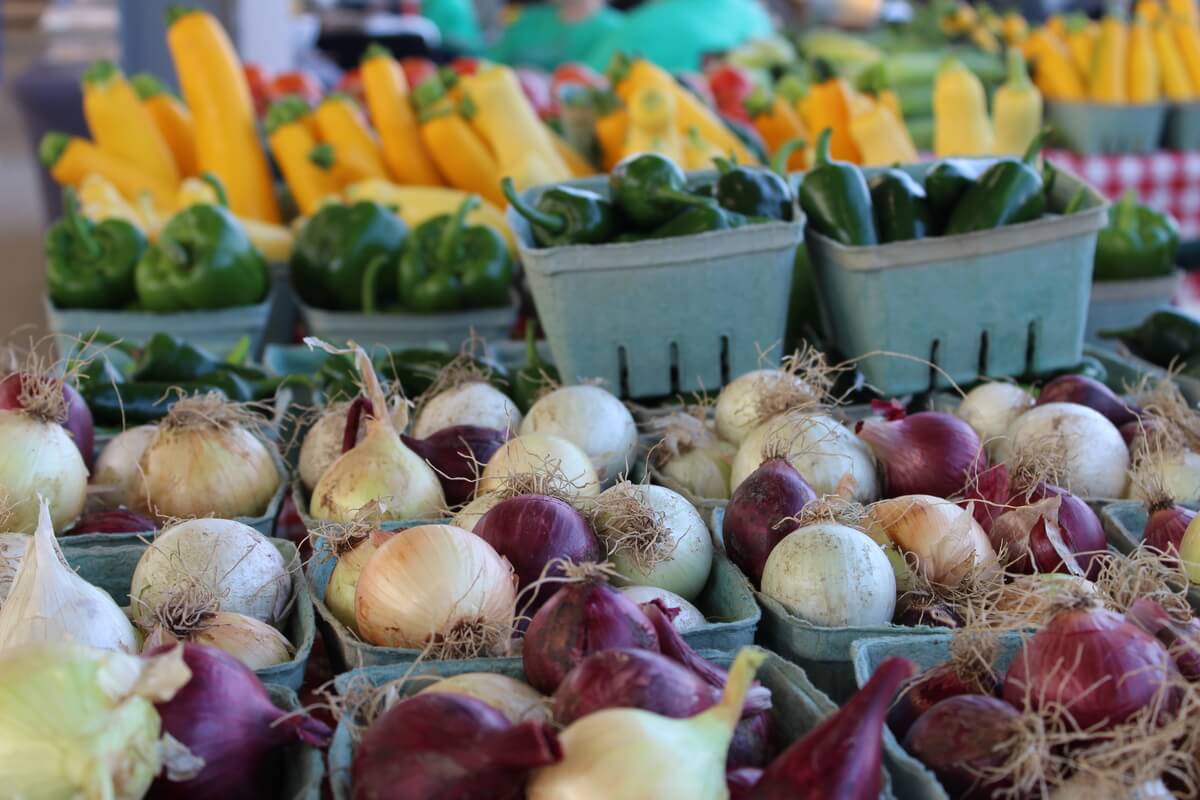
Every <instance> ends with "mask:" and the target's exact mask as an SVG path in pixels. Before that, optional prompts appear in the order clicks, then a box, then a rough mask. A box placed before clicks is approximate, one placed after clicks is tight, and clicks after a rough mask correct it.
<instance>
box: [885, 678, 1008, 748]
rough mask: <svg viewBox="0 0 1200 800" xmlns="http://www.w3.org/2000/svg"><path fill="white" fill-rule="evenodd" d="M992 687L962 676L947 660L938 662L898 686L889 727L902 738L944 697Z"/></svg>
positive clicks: (974, 692) (890, 712) (897, 736)
mask: <svg viewBox="0 0 1200 800" xmlns="http://www.w3.org/2000/svg"><path fill="white" fill-rule="evenodd" d="M995 688H996V687H995V685H994V683H993V684H992V685H991V686H980V685H979V682H978V681H975V680H969V679H966V678H963V677H962V676H961V675H959V674H958V670H957V669H955V667H954V665H953V664H951V663H949V662H947V663H945V664H938V665H937V666H936V667H931V668H930V669H928V670H926V671H925V672H922V673H921V674H920V675H917V676H916V677H914V678H913V679H912V680H910V681H909V682H908V683H907V684H905V685H904V686H903V687H901V689H900V694H899V695H898V696H897V697H896V702H895V703H893V704H892V707H891V710H889V711H888V718H887V719H888V727H889V728H891V729H892V733H893V734H895V735H896V738H898V739H903V738H904V737H905V735H906V734H907V733H908V731H909V729H910V728H912V726H913V723H915V722H916V721H917V720H918V719H920V718H921V717H922V716H923V715H924V714H925V712H927V711H929V709H931V708H933V707H934V706H935V705H937V704H938V703H940V702H941V701H943V700H945V699H946V698H948V697H957V696H959V695H967V694H979V693H980V692H981V691H982V690H985V689H986V690H991V691H994V690H995Z"/></svg>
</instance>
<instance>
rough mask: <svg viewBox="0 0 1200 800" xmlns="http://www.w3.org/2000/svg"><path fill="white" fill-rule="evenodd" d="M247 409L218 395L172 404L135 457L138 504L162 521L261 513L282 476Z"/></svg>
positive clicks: (136, 498) (133, 490)
mask: <svg viewBox="0 0 1200 800" xmlns="http://www.w3.org/2000/svg"><path fill="white" fill-rule="evenodd" d="M246 414H247V412H245V411H243V410H242V409H240V408H239V407H238V406H236V405H232V404H229V403H227V402H225V400H224V398H223V397H221V396H220V395H219V394H217V393H213V394H209V395H201V396H196V397H189V398H185V399H183V400H180V401H179V402H177V403H175V405H173V406H172V407H171V411H170V413H168V414H167V416H166V417H165V418H164V419H163V421H162V422H161V423H160V424H159V426H158V430H157V431H156V432H155V434H154V438H152V439H151V440H150V443H149V444H147V445H146V449H145V450H144V451H143V452H142V457H141V459H140V460H139V461H138V469H137V471H136V473H135V475H134V482H133V489H132V491H131V495H132V496H131V498H130V500H131V501H132V502H133V503H134V507H135V508H136V509H138V510H144V511H149V512H151V513H153V514H155V515H157V516H158V517H159V518H160V519H167V518H172V517H175V518H178V517H203V516H208V515H213V516H218V517H223V518H233V517H254V516H259V515H261V514H263V513H264V512H265V511H266V510H267V505H268V504H270V502H271V498H272V497H274V496H275V492H276V490H278V489H279V485H280V483H281V482H282V478H281V477H280V474H279V470H278V468H276V466H275V461H274V459H273V458H272V456H271V451H270V449H269V448H268V446H267V444H266V443H265V442H264V441H263V440H262V439H260V438H259V437H258V436H256V435H255V434H254V433H252V432H251V430H250V429H249V428H248V427H247V426H246V422H247V416H246Z"/></svg>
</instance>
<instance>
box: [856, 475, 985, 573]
mask: <svg viewBox="0 0 1200 800" xmlns="http://www.w3.org/2000/svg"><path fill="white" fill-rule="evenodd" d="M869 511H870V521H871V522H872V525H871V527H870V528H869V529H868V530H869V531H870V532H871V533H872V535H873V536H875V538H876V539H877V540H879V541H891V542H893V543H894V544H895V545H896V546H897V547H899V548H900V549H901V550H902V551H904V552H905V553H909V554H911V555H913V556H915V558H916V562H917V563H916V566H917V569H919V570H920V572H921V574H922V575H924V577H925V579H926V580H928V581H929V582H930V583H934V584H938V585H941V586H946V587H951V588H952V587H955V586H957V585H958V584H959V583H961V582H962V580H963V578H965V577H967V575H968V574H970V573H971V572H972V571H982V572H988V571H991V570H994V569H995V568H996V552H995V551H994V550H993V549H992V545H991V542H989V541H988V538H987V535H986V534H985V533H984V532H983V528H981V527H979V523H978V522H976V521H975V519H974V518H973V517H972V516H971V515H970V514H969V513H968V512H967V511H965V510H964V509H962V508H959V507H958V506H956V505H955V504H954V503H952V502H950V501H949V500H942V499H941V498H938V497H930V496H928V495H911V496H909V497H896V498H893V499H891V500H880V501H879V502H878V503H875V504H874V505H872V506H871V507H870V509H869Z"/></svg>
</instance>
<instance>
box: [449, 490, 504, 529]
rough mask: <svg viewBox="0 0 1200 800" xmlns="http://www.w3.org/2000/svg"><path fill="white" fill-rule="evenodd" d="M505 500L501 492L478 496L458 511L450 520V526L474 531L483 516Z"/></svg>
mask: <svg viewBox="0 0 1200 800" xmlns="http://www.w3.org/2000/svg"><path fill="white" fill-rule="evenodd" d="M503 499H505V498H504V495H502V494H500V493H499V492H488V493H487V494H482V493H481V494H477V495H476V497H475V499H474V500H472V501H471V502H469V503H467V504H466V505H465V506H463V507H462V508H460V509H459V510H458V513H456V514H455V515H454V518H453V519H452V520H450V524H451V525H453V526H454V527H456V528H462V529H463V530H464V531H474V530H475V526H476V525H478V524H479V520H481V519H483V515H484V514H486V513H487V512H489V511H491V510H492V508H494V507H495V506H496V504H497V503H499V502H500V501H501V500H503Z"/></svg>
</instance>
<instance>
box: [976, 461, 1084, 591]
mask: <svg viewBox="0 0 1200 800" xmlns="http://www.w3.org/2000/svg"><path fill="white" fill-rule="evenodd" d="M1013 499H1014V502H1020V501H1031V500H1032V501H1034V502H1032V503H1030V504H1029V505H1026V506H1022V507H1020V508H1014V509H1012V510H1011V511H1007V512H1005V513H1003V514H1001V515H1000V516H999V517H997V518H996V520H995V522H994V523H993V524H992V530H991V535H990V538H991V542H992V546H993V547H994V548H995V550H996V552H998V553H999V552H1001V551H1003V552H1004V553H1005V556H1006V558H1007V559H1008V560H1009V562H1008V564H1007V565H1006V567H1007V568H1008V569H1010V570H1013V571H1015V572H1022V573H1029V572H1067V573H1070V574H1072V575H1078V576H1080V577H1086V578H1088V579H1094V578H1095V577H1096V575H1097V574H1098V573H1099V571H1100V556H1101V555H1102V554H1104V553H1105V552H1107V550H1108V542H1107V539H1106V538H1105V535H1104V527H1103V525H1101V524H1100V518H1099V517H1097V516H1096V512H1094V511H1092V509H1091V508H1090V507H1089V506H1088V504H1087V503H1085V502H1083V501H1082V500H1080V499H1079V498H1078V497H1075V496H1074V495H1072V494H1071V493H1069V492H1066V491H1064V490H1062V489H1060V488H1058V487H1057V486H1047V485H1045V484H1040V485H1039V486H1038V487H1037V489H1036V490H1035V491H1034V492H1032V493H1030V494H1027V495H1018V496H1017V497H1014V498H1013Z"/></svg>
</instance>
